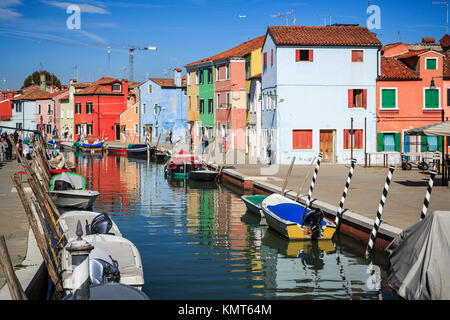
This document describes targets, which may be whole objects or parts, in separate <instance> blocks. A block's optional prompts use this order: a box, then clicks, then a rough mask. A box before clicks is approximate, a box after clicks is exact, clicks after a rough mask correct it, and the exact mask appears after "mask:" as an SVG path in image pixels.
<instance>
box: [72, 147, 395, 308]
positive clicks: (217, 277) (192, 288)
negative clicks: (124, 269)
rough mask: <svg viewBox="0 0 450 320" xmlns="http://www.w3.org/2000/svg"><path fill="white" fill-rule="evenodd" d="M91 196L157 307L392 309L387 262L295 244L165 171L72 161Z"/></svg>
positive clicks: (234, 203) (358, 249) (238, 206)
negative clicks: (127, 244) (346, 303)
mask: <svg viewBox="0 0 450 320" xmlns="http://www.w3.org/2000/svg"><path fill="white" fill-rule="evenodd" d="M66 158H73V160H74V162H75V163H76V167H77V172H78V173H80V174H82V175H83V176H84V177H85V178H86V187H87V188H88V189H92V190H98V191H99V192H100V196H99V198H98V199H97V201H96V202H95V204H94V208H93V210H94V211H98V212H106V213H108V214H110V215H111V217H112V219H113V220H114V221H115V222H116V224H117V225H118V227H119V229H120V230H121V232H122V234H123V236H124V237H125V238H127V239H129V240H130V241H132V242H133V243H134V244H135V245H136V247H137V248H138V250H139V252H140V254H141V259H142V263H143V269H144V276H145V285H144V287H143V291H144V292H145V293H146V294H147V295H148V296H149V297H150V298H151V299H162V300H185V299H188V300H197V299H201V300H216V299H220V300H224V299H226V300H232V299H235V300H240V299H305V300H307V299H363V300H377V299H394V298H395V295H394V294H393V293H392V291H391V290H390V288H389V286H388V285H387V282H386V266H387V259H386V258H385V257H383V256H381V258H377V260H375V261H374V263H373V265H371V264H369V263H368V262H367V261H366V259H365V258H364V249H365V248H364V245H363V244H359V243H355V241H353V240H352V239H349V238H347V237H343V236H340V237H339V238H338V239H336V240H333V241H324V242H292V241H287V240H285V239H283V238H281V237H280V236H278V234H275V233H274V232H272V231H271V230H270V229H268V227H267V225H266V224H265V221H264V219H263V220H261V219H260V218H259V217H256V216H254V215H252V214H250V213H247V212H246V208H245V205H244V204H243V203H242V201H241V200H240V194H238V193H235V192H233V191H231V190H230V189H229V188H227V187H226V186H223V185H220V184H216V183H204V182H202V183H199V182H195V181H187V182H184V181H169V180H166V179H165V177H164V172H163V165H162V164H157V163H154V162H147V160H146V159H134V158H127V157H124V156H104V157H98V156H84V155H81V154H79V153H75V154H74V153H67V154H66Z"/></svg>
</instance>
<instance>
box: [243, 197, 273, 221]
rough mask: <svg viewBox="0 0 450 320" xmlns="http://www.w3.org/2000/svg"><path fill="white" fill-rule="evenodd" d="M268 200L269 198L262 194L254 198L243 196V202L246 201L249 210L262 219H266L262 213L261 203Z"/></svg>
mask: <svg viewBox="0 0 450 320" xmlns="http://www.w3.org/2000/svg"><path fill="white" fill-rule="evenodd" d="M266 198H267V196H265V195H262V194H257V195H253V196H241V200H242V201H244V203H245V206H246V207H247V210H248V211H249V212H251V213H254V214H256V215H258V216H261V217H264V214H263V213H262V212H261V203H262V202H263V200H264V199H266Z"/></svg>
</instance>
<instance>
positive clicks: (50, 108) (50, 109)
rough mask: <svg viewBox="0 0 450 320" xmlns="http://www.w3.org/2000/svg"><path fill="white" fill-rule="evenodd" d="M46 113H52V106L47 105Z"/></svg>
mask: <svg viewBox="0 0 450 320" xmlns="http://www.w3.org/2000/svg"><path fill="white" fill-rule="evenodd" d="M47 114H52V107H51V106H50V105H49V104H48V105H47Z"/></svg>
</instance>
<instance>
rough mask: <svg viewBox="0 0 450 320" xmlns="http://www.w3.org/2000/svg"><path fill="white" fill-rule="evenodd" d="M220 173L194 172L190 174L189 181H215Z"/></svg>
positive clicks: (208, 171) (209, 171)
mask: <svg viewBox="0 0 450 320" xmlns="http://www.w3.org/2000/svg"><path fill="white" fill-rule="evenodd" d="M218 174H219V172H217V171H212V170H204V169H200V170H194V171H191V172H189V179H193V180H200V181H214V180H215V179H216V177H217V175H218Z"/></svg>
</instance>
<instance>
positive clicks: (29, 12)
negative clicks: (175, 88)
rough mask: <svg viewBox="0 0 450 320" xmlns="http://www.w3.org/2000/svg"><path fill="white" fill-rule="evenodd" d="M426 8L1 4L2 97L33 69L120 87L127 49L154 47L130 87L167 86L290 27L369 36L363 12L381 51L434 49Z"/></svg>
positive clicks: (198, 1) (421, 4)
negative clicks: (374, 11) (373, 19)
mask: <svg viewBox="0 0 450 320" xmlns="http://www.w3.org/2000/svg"><path fill="white" fill-rule="evenodd" d="M433 2H445V1H433V0H416V1H414V0H412V1H411V0H409V1H408V0H396V1H392V0H390V1H387V0H378V1H375V0H371V1H367V0H346V1H340V0H335V1H331V0H326V1H325V0H314V1H309V0H297V1H284V0H281V1H274V0H244V1H243V0H221V1H213V0H172V1H160V0H158V1H157V0H147V1H144V0H128V1H125V0H118V1H114V0H109V1H107V0H79V1H74V2H72V1H69V0H64V1H59V0H0V89H1V90H6V89H11V90H13V89H19V88H20V87H21V86H22V84H23V81H24V79H25V78H26V77H27V76H28V75H29V74H31V73H33V72H34V71H38V70H41V69H43V70H47V71H49V72H51V73H54V74H55V75H56V76H57V77H58V78H59V79H60V80H61V82H62V83H63V84H68V83H69V80H70V79H72V78H77V77H78V81H79V82H81V81H83V82H84V81H95V80H97V79H99V78H100V77H102V76H111V77H115V78H118V79H122V78H128V74H129V72H128V68H129V54H128V49H127V48H129V47H139V48H142V47H148V46H156V47H157V50H156V51H149V50H136V51H135V55H134V80H135V81H145V80H146V79H148V78H149V77H160V78H163V77H172V76H173V69H175V68H180V67H181V68H183V67H184V66H185V65H186V64H188V63H190V62H193V61H197V60H200V59H203V58H207V57H209V56H212V55H215V54H217V53H220V52H222V51H225V50H228V49H230V48H232V47H234V46H236V45H238V44H240V43H242V42H244V41H247V40H249V39H253V38H256V37H258V36H262V35H264V34H265V33H266V31H267V27H268V26H270V25H287V24H288V25H293V24H294V17H295V24H296V25H308V26H323V25H325V24H330V23H331V24H333V23H350V24H359V25H360V26H367V20H368V18H369V16H370V15H371V14H370V13H369V14H368V13H367V8H368V6H369V5H376V6H378V7H379V8H380V28H379V29H372V31H373V32H375V33H376V34H377V37H378V39H380V40H381V42H382V43H383V44H388V43H393V42H398V41H401V42H404V43H417V42H420V41H421V39H422V37H434V38H435V39H436V41H439V39H441V38H442V36H444V35H445V33H446V23H447V22H446V17H447V13H446V12H447V11H446V8H447V7H446V5H445V4H433ZM73 4H75V5H77V6H78V8H79V9H80V15H79V17H80V19H79V21H80V24H79V28H73V26H72V25H73V22H76V20H73V19H72V18H73V17H74V16H73V11H69V13H68V12H67V8H68V7H69V6H70V5H73ZM289 12H291V14H288V13H289ZM292 12H294V13H295V14H292ZM277 14H281V15H282V16H283V17H281V18H279V17H277ZM68 20H69V22H71V23H72V24H70V23H69V27H68V24H67V21H68ZM75 26H76V27H78V26H77V25H75ZM108 46H110V47H111V52H110V53H109V54H108V50H107V47H108ZM108 57H109V59H108ZM184 72H185V69H184V68H183V73H184Z"/></svg>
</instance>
